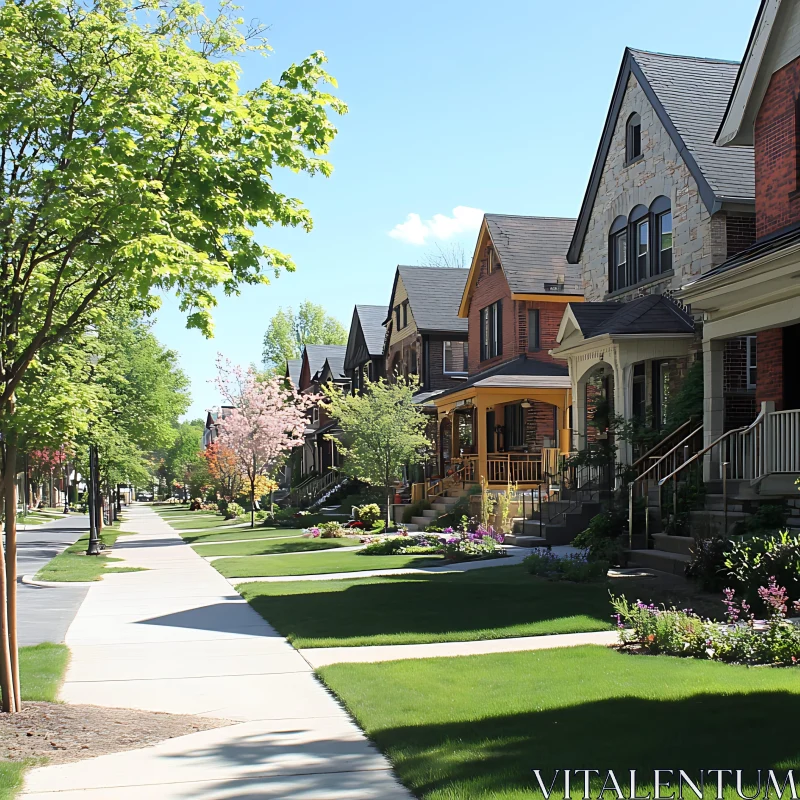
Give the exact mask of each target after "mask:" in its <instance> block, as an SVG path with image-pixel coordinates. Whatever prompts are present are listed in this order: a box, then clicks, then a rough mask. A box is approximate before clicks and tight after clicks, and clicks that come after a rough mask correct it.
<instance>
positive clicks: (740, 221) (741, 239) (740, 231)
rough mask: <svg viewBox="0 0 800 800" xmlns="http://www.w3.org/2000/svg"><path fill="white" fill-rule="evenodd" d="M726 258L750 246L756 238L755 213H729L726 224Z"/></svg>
mask: <svg viewBox="0 0 800 800" xmlns="http://www.w3.org/2000/svg"><path fill="white" fill-rule="evenodd" d="M725 239H726V242H725V245H726V253H725V258H732V257H733V256H735V255H736V254H737V253H739V252H741V251H742V250H745V249H747V248H748V247H750V245H751V244H753V242H754V241H755V240H756V218H755V215H753V214H728V215H727V219H726V224H725Z"/></svg>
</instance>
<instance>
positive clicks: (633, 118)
mask: <svg viewBox="0 0 800 800" xmlns="http://www.w3.org/2000/svg"><path fill="white" fill-rule="evenodd" d="M641 154H642V118H641V117H640V116H639V115H638V114H631V115H630V117H628V125H627V127H626V129H625V160H626V161H633V160H634V159H635V158H639V156H640V155H641Z"/></svg>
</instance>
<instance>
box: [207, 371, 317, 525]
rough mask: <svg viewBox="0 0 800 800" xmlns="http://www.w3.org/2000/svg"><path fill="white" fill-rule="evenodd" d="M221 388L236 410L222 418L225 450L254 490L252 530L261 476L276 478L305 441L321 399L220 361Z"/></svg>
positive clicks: (219, 383)
mask: <svg viewBox="0 0 800 800" xmlns="http://www.w3.org/2000/svg"><path fill="white" fill-rule="evenodd" d="M217 371H218V377H217V381H216V383H217V388H218V389H219V392H220V394H221V395H222V397H223V399H224V400H225V402H226V403H227V404H228V405H230V406H232V407H233V410H232V411H231V413H230V414H229V415H228V416H226V417H225V418H224V419H221V420H220V427H219V442H220V446H221V447H224V448H227V449H228V450H230V451H231V452H232V453H233V454H234V455H235V457H236V462H237V464H238V466H239V470H240V471H241V473H242V475H243V476H244V478H245V480H246V483H248V484H249V486H250V527H255V500H256V485H257V483H258V482H259V481H258V479H259V477H261V476H272V475H274V473H275V471H276V470H277V468H278V467H279V466H280V465H281V463H282V462H283V461H284V459H285V458H286V456H287V455H288V454H289V453H290V452H291V451H292V449H293V448H295V447H297V446H298V445H301V444H302V443H303V432H304V430H305V427H306V425H307V424H308V416H307V412H308V410H309V408H310V407H311V406H312V405H314V403H316V402H318V401H319V398H318V397H316V396H315V395H302V394H299V393H298V392H297V391H296V390H295V389H294V388H293V387H290V386H289V387H287V386H286V385H285V383H284V381H283V379H282V378H279V377H277V376H275V377H272V378H268V379H266V380H262V379H259V377H258V375H257V374H256V372H255V370H254V369H253V368H252V367H251V368H250V369H248V370H247V371H245V370H242V369H241V367H237V366H235V365H233V364H231V362H230V361H228V360H227V359H223V358H222V356H218V357H217Z"/></svg>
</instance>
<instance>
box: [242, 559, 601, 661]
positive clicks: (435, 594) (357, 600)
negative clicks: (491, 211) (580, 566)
mask: <svg viewBox="0 0 800 800" xmlns="http://www.w3.org/2000/svg"><path fill="white" fill-rule="evenodd" d="M361 558H366V556H361ZM239 590H240V591H241V593H242V595H243V596H244V598H245V599H246V600H247V601H249V602H250V604H251V605H252V606H253V608H255V609H256V611H258V612H259V613H260V614H261V615H262V616H263V617H264V619H266V620H267V621H268V622H269V623H270V624H271V625H273V626H274V627H275V628H276V629H277V630H278V631H279V632H280V633H281V634H282V635H283V636H286V637H287V638H288V639H289V641H290V642H292V644H294V646H295V647H298V648H302V647H358V646H362V645H371V644H423V643H427V642H461V641H472V640H475V639H502V638H506V637H511V636H539V635H542V634H548V633H578V632H582V631H598V630H604V629H608V628H610V627H611V620H610V614H611V606H610V605H609V602H608V590H607V589H606V587H605V586H597V585H588V584H568V583H550V582H548V581H544V580H542V579H540V578H533V577H531V576H530V575H528V573H527V572H525V569H524V567H521V566H512V567H492V568H491V569H479V570H474V571H473V572H461V573H455V572H454V573H443V574H439V575H396V576H391V577H384V578H355V579H350V580H338V581H297V582H286V583H245V584H242V585H241V586H240V587H239Z"/></svg>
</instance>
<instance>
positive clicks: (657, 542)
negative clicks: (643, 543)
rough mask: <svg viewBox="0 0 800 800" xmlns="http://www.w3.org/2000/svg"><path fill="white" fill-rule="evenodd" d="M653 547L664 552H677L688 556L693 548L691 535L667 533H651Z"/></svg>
mask: <svg viewBox="0 0 800 800" xmlns="http://www.w3.org/2000/svg"><path fill="white" fill-rule="evenodd" d="M653 549H654V550H659V551H662V552H665V553H678V554H679V555H684V556H690V557H691V555H692V550H693V549H694V537H693V536H670V535H669V534H667V533H654V534H653Z"/></svg>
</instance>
